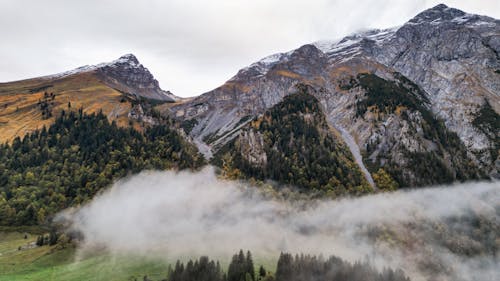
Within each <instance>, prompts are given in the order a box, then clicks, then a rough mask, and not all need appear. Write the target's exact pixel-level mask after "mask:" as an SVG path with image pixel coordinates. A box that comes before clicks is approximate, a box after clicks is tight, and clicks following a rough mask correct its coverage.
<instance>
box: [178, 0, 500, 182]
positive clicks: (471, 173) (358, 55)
mask: <svg viewBox="0 0 500 281" xmlns="http://www.w3.org/2000/svg"><path fill="white" fill-rule="evenodd" d="M499 23H500V21H499V20H496V19H493V18H489V17H486V16H479V15H473V14H468V13H465V12H463V11H460V10H457V9H453V8H449V7H447V6H445V5H442V4H441V5H438V6H436V7H433V8H431V9H428V10H426V11H424V12H422V13H420V14H418V15H417V16H416V17H414V18H413V19H411V20H410V21H408V22H407V23H405V24H404V25H402V26H400V27H396V28H391V29H386V30H369V31H366V32H362V33H357V34H353V35H350V36H347V37H345V38H343V39H341V40H338V41H331V42H330V41H322V42H315V43H312V44H307V45H304V46H302V47H300V48H298V49H296V50H292V51H290V52H287V53H280V54H275V55H272V56H269V57H267V58H264V59H263V60H261V61H258V62H256V63H254V64H252V65H250V66H248V67H246V68H244V69H242V70H240V71H239V72H238V73H237V74H236V75H235V76H234V77H233V78H231V79H230V80H229V81H227V82H226V83H225V84H224V85H222V86H220V87H218V88H216V89H215V90H213V91H210V92H208V93H205V94H203V95H201V96H199V97H197V98H195V99H193V100H190V101H186V102H184V103H180V104H175V105H173V106H172V107H170V111H171V114H172V116H174V117H176V118H178V119H179V120H181V121H182V122H183V123H184V124H185V130H186V132H188V133H189V135H190V136H191V137H192V138H193V139H194V140H195V142H196V143H197V144H198V147H199V149H200V150H201V151H202V152H203V153H204V154H205V156H206V157H208V158H210V157H212V156H213V154H217V153H218V151H219V150H221V148H223V147H225V145H226V144H228V143H230V142H231V141H233V140H235V139H236V140H237V141H238V142H240V143H241V141H242V138H248V137H250V136H251V135H249V134H248V133H247V130H248V126H249V124H250V123H251V122H254V121H252V120H255V118H260V117H261V116H263V114H264V113H265V112H266V111H267V110H269V109H271V108H272V107H273V106H275V105H277V104H278V103H280V102H282V101H283V99H284V97H285V96H288V95H290V94H292V93H294V92H295V89H296V85H297V84H298V83H301V84H305V85H308V87H310V88H312V89H314V91H310V94H312V95H313V96H314V97H315V98H316V99H317V100H318V101H319V104H320V105H321V109H322V112H324V114H325V119H326V120H327V122H328V124H329V126H331V127H332V130H335V131H337V132H338V133H339V136H340V138H341V141H342V142H343V143H344V144H345V145H346V146H347V147H348V148H349V150H350V152H351V154H352V157H353V159H354V161H355V162H356V163H357V164H358V166H359V168H360V169H361V170H362V171H367V172H366V173H365V174H366V175H367V180H368V181H369V182H373V177H379V176H380V175H379V174H377V173H378V172H379V171H383V172H386V173H387V174H388V175H389V176H390V178H391V179H393V180H395V181H396V182H397V183H398V185H399V186H401V187H408V186H424V185H431V184H441V183H449V182H454V181H466V180H476V179H484V178H499V177H500V172H499V170H500V158H499V153H498V152H499V149H500V135H499V134H500V117H499V114H498V113H499V112H500V57H499V53H500V25H499ZM271 110H272V109H271ZM247 142H250V141H247ZM247 176H252V175H251V174H249V175H247Z"/></svg>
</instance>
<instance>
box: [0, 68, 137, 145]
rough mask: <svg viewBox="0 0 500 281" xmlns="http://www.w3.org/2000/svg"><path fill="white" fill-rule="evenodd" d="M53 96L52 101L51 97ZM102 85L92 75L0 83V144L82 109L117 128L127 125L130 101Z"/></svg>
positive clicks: (83, 74)
mask: <svg viewBox="0 0 500 281" xmlns="http://www.w3.org/2000/svg"><path fill="white" fill-rule="evenodd" d="M46 93H47V94H48V95H49V98H48V100H47V104H48V107H49V110H50V111H51V113H52V114H51V115H52V117H49V118H47V116H44V114H43V110H42V108H41V107H42V106H41V105H40V101H44V98H45V95H46ZM51 94H53V96H54V98H52V96H51ZM123 97H124V95H123V94H122V93H120V92H119V91H117V90H115V89H112V88H110V87H108V86H106V85H105V84H104V83H102V82H101V81H100V80H99V79H98V78H97V76H96V75H95V74H94V73H92V72H89V73H80V74H78V75H72V76H68V77H64V78H62V79H54V78H36V79H29V80H23V81H16V82H10V83H0V143H3V142H6V141H12V140H13V139H14V138H15V137H16V136H20V137H23V136H24V135H25V134H26V133H29V132H32V131H34V130H36V129H41V128H42V127H43V126H44V125H46V126H47V125H49V124H52V123H53V122H54V120H55V117H56V116H58V115H59V113H60V112H61V111H62V110H66V111H68V109H69V107H71V108H73V109H78V108H83V111H84V112H85V113H97V112H98V111H100V110H102V112H103V113H104V114H105V115H106V116H107V117H108V118H109V119H110V120H116V122H117V124H118V125H119V126H128V124H129V119H128V118H127V115H128V112H129V110H130V108H131V106H132V105H131V102H130V101H129V100H128V99H124V98H123Z"/></svg>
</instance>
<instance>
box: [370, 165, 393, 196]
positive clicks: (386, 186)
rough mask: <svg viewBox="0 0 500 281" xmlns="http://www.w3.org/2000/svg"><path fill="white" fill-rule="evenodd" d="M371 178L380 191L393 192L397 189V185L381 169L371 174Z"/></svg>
mask: <svg viewBox="0 0 500 281" xmlns="http://www.w3.org/2000/svg"><path fill="white" fill-rule="evenodd" d="M372 177H373V181H375V184H376V185H377V187H378V188H379V189H380V190H383V191H394V190H397V189H398V187H399V185H398V183H397V182H396V181H395V180H394V179H393V178H392V177H391V176H390V175H389V174H388V173H387V172H386V171H385V170H384V169H382V168H380V169H379V170H378V171H377V172H376V173H373V175H372Z"/></svg>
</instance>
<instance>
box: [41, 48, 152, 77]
mask: <svg viewBox="0 0 500 281" xmlns="http://www.w3.org/2000/svg"><path fill="white" fill-rule="evenodd" d="M103 67H113V68H115V67H124V68H141V67H143V66H142V64H140V63H139V60H138V59H137V57H136V56H134V55H133V54H126V55H123V56H121V57H119V58H118V59H116V60H114V61H111V62H105V63H100V64H96V65H85V66H81V67H78V68H75V69H73V70H69V71H65V72H61V73H57V74H53V75H49V76H45V77H44V78H64V77H67V76H70V75H74V74H78V73H85V72H90V71H94V70H97V69H100V68H103Z"/></svg>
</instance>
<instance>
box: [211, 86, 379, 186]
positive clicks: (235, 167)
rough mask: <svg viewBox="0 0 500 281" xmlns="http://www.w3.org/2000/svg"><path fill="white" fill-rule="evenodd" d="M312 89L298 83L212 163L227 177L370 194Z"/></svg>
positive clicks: (216, 156) (247, 125) (243, 131)
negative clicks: (295, 90)
mask: <svg viewBox="0 0 500 281" xmlns="http://www.w3.org/2000/svg"><path fill="white" fill-rule="evenodd" d="M310 91H313V89H310V88H308V87H307V86H306V85H301V84H299V85H297V92H296V93H294V94H291V95H289V96H286V97H285V98H284V100H283V101H282V102H280V103H278V104H276V105H275V106H273V107H272V108H271V109H269V110H268V111H266V112H265V113H264V115H263V116H261V117H258V118H255V119H254V120H252V121H251V122H250V123H247V124H246V125H245V126H244V127H243V128H242V129H241V133H240V134H239V136H238V137H236V138H235V139H233V140H232V141H230V142H229V143H228V144H226V145H225V146H224V147H223V148H222V149H221V150H219V151H218V153H217V154H216V155H215V159H214V161H213V162H214V163H215V164H217V165H219V166H222V167H223V168H224V170H225V172H226V173H227V174H229V175H233V176H236V177H238V176H240V174H242V175H244V176H245V177H254V178H257V179H261V180H264V179H272V180H276V181H279V182H281V183H286V184H292V185H295V186H298V187H301V188H302V189H305V190H317V191H319V190H321V191H324V192H334V193H336V194H345V193H350V194H355V193H358V194H359V193H365V192H369V191H371V188H370V185H369V184H368V182H367V180H366V179H365V178H364V177H363V174H362V172H361V170H360V169H359V167H357V165H356V164H355V162H354V159H353V156H352V154H351V153H350V151H349V149H348V148H347V146H346V145H344V144H343V142H342V141H339V139H340V135H339V133H338V132H335V130H334V129H333V128H331V127H330V126H329V125H328V123H327V122H326V118H325V116H324V114H323V112H322V110H321V108H320V105H319V102H318V100H317V99H316V98H315V97H313V96H312V95H310V94H309V92H310Z"/></svg>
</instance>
